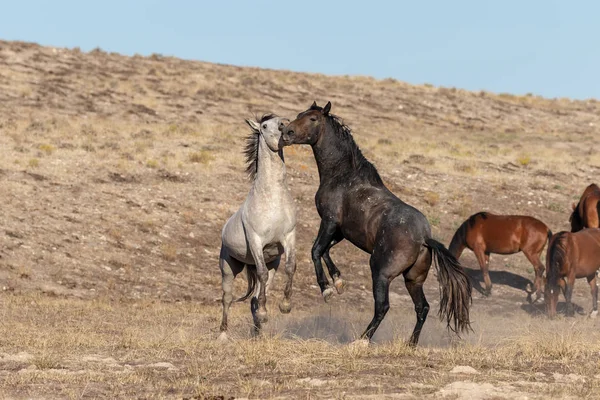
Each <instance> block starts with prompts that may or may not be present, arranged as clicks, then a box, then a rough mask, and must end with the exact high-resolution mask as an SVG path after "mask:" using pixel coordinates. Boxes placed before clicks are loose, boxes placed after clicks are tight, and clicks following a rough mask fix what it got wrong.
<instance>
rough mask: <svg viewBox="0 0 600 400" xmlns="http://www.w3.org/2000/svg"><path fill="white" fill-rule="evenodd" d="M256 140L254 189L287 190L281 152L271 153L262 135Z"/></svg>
mask: <svg viewBox="0 0 600 400" xmlns="http://www.w3.org/2000/svg"><path fill="white" fill-rule="evenodd" d="M258 140H259V142H258V161H257V170H256V179H255V180H254V188H255V189H266V190H269V191H274V190H277V189H284V188H286V190H287V184H286V180H285V163H284V162H283V153H282V151H281V150H280V151H271V149H269V146H267V143H266V142H265V139H264V138H263V137H262V135H261V136H260V137H259V139H258Z"/></svg>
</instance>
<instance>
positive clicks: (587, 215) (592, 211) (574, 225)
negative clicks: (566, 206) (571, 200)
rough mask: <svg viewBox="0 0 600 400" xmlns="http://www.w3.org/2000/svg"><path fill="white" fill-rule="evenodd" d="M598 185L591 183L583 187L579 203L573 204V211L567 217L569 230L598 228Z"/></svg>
mask: <svg viewBox="0 0 600 400" xmlns="http://www.w3.org/2000/svg"><path fill="white" fill-rule="evenodd" d="M599 216H600V187H598V185H596V184H595V183H592V184H591V185H589V186H588V187H586V188H585V190H584V191H583V194H582V195H581V199H579V203H577V204H573V213H572V214H571V217H570V218H569V222H570V223H571V232H577V231H580V230H582V229H584V228H600V218H599Z"/></svg>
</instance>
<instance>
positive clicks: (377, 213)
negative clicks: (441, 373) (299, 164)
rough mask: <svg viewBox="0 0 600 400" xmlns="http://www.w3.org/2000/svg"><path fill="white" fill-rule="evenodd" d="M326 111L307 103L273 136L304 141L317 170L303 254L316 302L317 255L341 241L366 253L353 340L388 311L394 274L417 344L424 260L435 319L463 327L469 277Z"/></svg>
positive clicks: (325, 287)
mask: <svg viewBox="0 0 600 400" xmlns="http://www.w3.org/2000/svg"><path fill="white" fill-rule="evenodd" d="M330 110H331V103H330V102H329V103H327V105H326V106H325V107H323V108H321V107H319V106H317V104H316V103H313V105H312V106H311V107H310V108H309V109H308V110H306V111H304V112H302V113H300V114H299V115H298V116H297V118H296V120H294V121H292V122H291V123H290V124H289V125H288V126H286V127H285V128H284V129H283V134H282V136H281V140H282V142H283V145H285V146H289V145H292V144H309V145H311V147H312V150H313V154H314V156H315V160H316V163H317V167H318V170H319V178H320V184H319V189H318V191H317V194H316V196H315V201H316V206H317V211H318V212H319V215H320V216H321V226H320V228H319V233H318V235H317V239H316V240H315V243H314V245H313V248H312V254H311V255H312V260H313V263H314V266H315V272H316V275H317V282H318V283H319V286H320V288H321V293H322V295H323V297H324V299H325V300H326V301H327V300H328V299H329V297H330V296H331V294H332V293H333V292H332V289H331V287H330V286H329V280H328V279H327V277H326V276H325V273H324V272H323V266H322V263H321V258H322V257H324V256H325V255H326V254H327V252H328V250H329V249H330V248H331V247H332V246H333V245H335V244H336V243H338V242H340V241H341V240H344V239H348V240H349V241H350V242H351V243H352V244H354V245H355V246H356V247H358V248H360V249H361V250H363V251H365V252H367V253H369V254H371V258H370V261H369V264H370V266H371V276H372V279H373V297H374V300H375V312H374V316H373V319H372V320H371V323H370V324H369V326H368V327H367V329H366V330H365V332H364V333H363V334H362V336H361V339H369V340H371V338H372V337H373V334H374V333H375V330H376V329H377V327H378V326H379V324H380V323H381V321H382V320H383V318H384V317H385V314H386V313H387V312H388V310H389V308H390V303H389V288H390V283H391V281H392V280H393V279H394V278H396V277H397V276H398V275H400V274H402V275H403V276H404V283H405V285H406V288H407V290H408V292H409V293H410V296H411V298H412V300H413V303H414V305H415V312H416V314H417V322H416V325H415V327H414V330H413V333H412V335H411V338H410V344H411V345H413V346H414V345H416V344H417V343H418V341H419V335H420V333H421V329H422V327H423V323H424V322H425V319H426V318H427V313H428V312H429V304H428V303H427V300H426V299H425V294H424V293H423V283H424V282H425V279H426V278H427V273H428V272H429V269H430V267H431V263H432V259H434V260H435V265H436V268H437V269H438V279H439V283H440V295H441V300H440V311H439V314H440V318H444V317H445V319H446V322H447V325H448V327H449V328H450V329H452V330H454V331H455V332H459V331H466V330H468V329H469V328H470V322H469V306H470V304H471V282H470V281H469V278H468V277H467V275H466V274H465V272H464V271H463V268H462V267H461V265H460V264H459V263H458V261H457V260H456V258H455V257H454V256H452V254H450V252H449V251H448V250H447V249H446V248H445V247H444V245H442V244H441V243H440V242H438V241H436V240H434V239H433V238H432V235H431V227H430V225H429V222H428V221H427V219H426V218H425V216H424V215H423V214H422V213H421V212H420V211H419V210H417V209H416V208H414V207H411V206H410V205H408V204H406V203H404V202H403V201H402V200H400V199H399V198H398V197H396V196H395V195H394V194H393V193H392V192H391V191H390V190H389V189H388V188H387V187H386V186H385V185H384V184H383V181H382V180H381V177H380V176H379V173H378V172H377V170H376V169H375V167H374V166H373V164H371V163H370V162H369V161H368V160H367V159H366V158H365V157H364V156H363V155H362V153H361V151H360V150H359V148H358V146H357V145H356V143H355V142H354V139H353V138H352V134H351V133H350V128H348V127H347V126H346V125H344V124H343V123H342V122H341V120H340V119H339V118H338V117H336V116H334V115H332V114H330ZM325 260H326V263H327V266H328V269H329V272H330V274H331V275H332V278H334V279H335V278H337V277H339V271H338V270H337V268H335V269H334V268H332V265H330V263H331V264H333V263H332V262H331V260H330V259H329V260H328V258H326V259H325ZM333 267H334V266H333ZM332 272H333V273H332ZM451 322H453V324H452V325H453V326H452V325H451Z"/></svg>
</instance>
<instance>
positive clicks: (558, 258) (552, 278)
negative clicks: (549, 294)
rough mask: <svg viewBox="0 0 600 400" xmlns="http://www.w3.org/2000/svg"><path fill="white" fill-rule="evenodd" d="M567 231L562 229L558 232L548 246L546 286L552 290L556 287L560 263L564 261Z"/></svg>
mask: <svg viewBox="0 0 600 400" xmlns="http://www.w3.org/2000/svg"><path fill="white" fill-rule="evenodd" d="M567 234H568V232H565V231H562V232H558V233H557V234H556V235H555V237H554V239H553V240H552V243H551V244H550V247H549V248H548V259H549V260H548V272H547V277H546V279H547V282H546V284H547V285H548V288H550V289H552V290H557V289H558V279H559V273H560V269H561V267H562V265H563V264H564V263H565V256H566V243H565V239H566V237H567Z"/></svg>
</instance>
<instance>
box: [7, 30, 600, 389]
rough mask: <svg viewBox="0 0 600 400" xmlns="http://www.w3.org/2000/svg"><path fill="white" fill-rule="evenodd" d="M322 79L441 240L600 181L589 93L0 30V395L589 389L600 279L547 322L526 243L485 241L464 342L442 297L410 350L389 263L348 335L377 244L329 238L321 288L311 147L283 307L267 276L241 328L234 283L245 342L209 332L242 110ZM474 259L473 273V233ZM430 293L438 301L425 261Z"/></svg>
mask: <svg viewBox="0 0 600 400" xmlns="http://www.w3.org/2000/svg"><path fill="white" fill-rule="evenodd" d="M313 100H316V101H317V102H318V103H319V104H321V103H323V102H326V101H327V100H331V101H332V104H333V109H332V112H333V113H335V114H337V115H340V116H342V117H343V118H344V120H345V121H346V122H347V123H348V124H349V125H350V126H351V127H352V128H353V134H354V138H355V140H356V141H357V143H358V144H359V145H360V147H361V149H362V150H363V152H364V154H365V155H366V156H367V158H369V159H370V160H371V161H372V162H373V163H374V164H375V165H376V166H377V168H378V170H379V172H380V174H381V176H382V178H383V179H384V181H385V182H386V184H387V185H388V186H389V187H390V189H391V190H392V191H394V192H395V193H396V194H397V195H398V196H399V197H400V198H402V199H403V200H404V201H406V202H408V203H409V204H412V205H414V206H415V207H417V208H419V209H420V210H422V211H423V213H424V214H425V215H426V216H427V217H428V219H429V221H430V223H431V225H432V227H433V232H434V235H435V237H436V238H437V239H439V240H441V241H442V242H444V243H446V244H448V243H449V241H450V238H451V237H452V234H453V233H454V231H455V230H456V229H457V228H458V226H459V225H460V224H461V223H462V221H464V219H466V218H467V217H468V216H469V215H471V214H473V213H475V212H478V211H482V210H486V211H490V212H495V213H505V214H525V215H532V216H535V217H537V218H540V219H541V220H543V221H544V222H545V223H546V224H548V225H549V226H550V228H551V229H552V230H553V231H554V232H558V231H560V230H565V229H568V227H569V224H568V216H569V211H570V207H571V203H573V202H576V201H577V199H578V197H579V195H580V193H581V191H582V190H583V189H584V187H585V186H586V185H588V184H589V183H590V182H594V181H595V182H597V181H598V175H599V171H600V153H599V151H598V150H599V145H598V143H599V141H598V137H599V136H598V134H599V133H600V129H599V126H600V103H599V102H598V101H596V100H593V99H591V100H587V101H572V100H569V99H544V98H540V97H537V96H534V95H528V96H520V97H519V96H513V95H509V94H493V93H487V92H480V93H472V92H466V91H463V90H460V89H455V88H437V87H432V86H430V85H421V86H412V85H409V84H406V83H403V82H399V81H396V80H393V79H387V80H374V79H372V78H368V77H328V76H324V75H318V74H300V73H293V72H288V71H271V70H263V69H255V68H240V67H233V66H226V65H216V64H209V63H203V62H194V61H185V60H180V59H176V58H172V57H164V56H161V55H153V56H151V57H140V56H136V57H125V56H121V55H118V54H109V53H105V52H103V51H102V50H100V49H98V50H95V51H92V52H90V53H83V52H80V51H78V50H77V49H74V50H67V49H54V48H49V47H40V46H38V45H35V44H29V43H20V42H2V41H0V201H1V209H2V211H1V212H0V287H1V288H2V292H1V293H0V313H1V314H0V315H1V317H0V321H1V323H0V398H47V399H54V398H189V399H192V398H193V399H203V398H210V399H219V398H223V399H228V398H245V397H246V398H344V399H353V398H356V399H358V398H360V399H369V398H373V399H375V398H377V399H379V398H389V399H405V398H406V399H411V398H448V399H457V398H464V399H498V398H511V399H512V398H522V399H525V398H528V399H536V398H540V399H541V398H544V399H547V398H600V375H599V374H600V364H599V361H598V360H599V358H598V355H599V354H600V341H599V340H598V339H600V337H599V336H600V335H599V334H598V327H599V326H598V322H597V320H594V319H589V318H587V313H588V312H589V311H590V309H591V297H590V294H589V287H588V286H587V284H586V282H585V280H582V281H578V282H577V283H576V287H575V295H574V302H575V304H576V306H577V311H578V313H577V315H576V316H575V317H574V318H566V317H564V315H561V316H559V318H558V319H556V320H553V321H549V320H547V318H546V316H545V315H544V314H543V307H542V306H541V305H530V304H529V303H528V302H527V300H526V293H525V288H526V286H527V285H528V284H529V283H530V282H531V279H532V278H533V268H532V266H531V265H530V264H529V263H528V262H527V260H526V259H525V257H524V256H523V255H522V254H517V255H510V256H504V255H492V257H491V261H490V265H491V271H492V272H491V278H492V282H493V283H494V289H493V294H492V296H491V297H489V298H486V297H483V296H482V295H481V294H480V293H479V292H478V291H475V292H474V301H473V307H472V320H473V330H474V331H473V332H472V333H470V334H468V335H464V336H463V337H462V338H461V339H458V338H456V337H454V336H451V335H449V334H448V333H447V332H446V330H445V328H444V326H443V325H442V324H441V323H440V322H439V321H438V320H437V318H436V315H435V312H431V313H430V317H429V319H428V320H427V322H426V324H425V327H424V331H423V334H422V338H421V342H420V344H421V346H420V348H419V349H416V350H412V349H409V348H407V347H406V346H405V344H404V341H405V340H406V339H407V338H408V336H409V334H410V331H411V329H412V326H413V324H414V321H415V316H414V311H413V305H412V302H411V301H410V298H409V296H408V294H407V292H406V290H405V288H404V285H403V283H402V279H401V278H398V279H397V280H396V281H394V282H393V284H392V292H393V293H392V295H391V302H392V305H391V307H392V308H391V310H390V312H389V313H388V315H387V317H386V319H385V321H384V323H383V324H382V326H381V327H380V329H379V331H378V332H377V334H376V336H375V344H373V345H371V346H370V347H368V348H357V347H353V346H351V345H350V344H349V343H350V342H352V341H353V340H354V339H356V338H357V337H358V336H359V335H360V333H361V332H362V331H363V330H364V328H365V327H366V325H367V324H368V322H369V320H370V318H371V316H372V315H371V313H372V306H373V300H372V295H371V280H370V273H369V269H368V256H367V255H366V254H364V253H362V252H361V251H360V250H357V249H355V248H353V247H352V246H351V245H350V244H348V243H341V244H339V245H338V246H336V247H335V248H334V249H333V250H332V258H333V259H334V260H335V261H336V263H337V264H338V266H339V267H340V270H341V271H342V274H343V276H344V278H345V279H346V280H347V281H348V283H349V287H348V290H347V291H346V292H345V293H344V294H343V295H340V296H335V297H334V299H333V301H332V302H331V303H330V304H324V303H323V300H322V299H321V296H320V293H319V290H318V288H317V285H316V280H315V277H314V270H313V266H312V262H311V261H310V247H311V244H312V241H313V240H314V237H315V235H316V232H317V229H318V224H319V218H318V215H317V213H316V210H315V207H314V200H313V199H314V193H315V191H316V188H317V186H318V175H317V173H316V167H315V164H314V160H313V158H312V153H311V151H310V149H309V148H304V147H293V148H286V151H285V155H286V163H287V172H288V179H289V185H290V188H291V190H292V193H293V195H294V197H295V199H296V201H297V207H298V220H299V224H298V227H297V232H298V270H297V274H296V279H295V286H294V290H295V291H294V296H293V303H294V304H293V306H294V309H293V311H292V313H291V314H289V315H280V314H279V311H278V308H277V303H278V301H279V300H280V299H281V297H282V289H283V287H282V286H283V285H282V283H283V279H284V278H283V276H282V274H281V275H278V276H277V277H276V280H275V285H274V288H273V290H272V292H271V294H270V296H269V299H268V304H267V307H268V310H269V314H270V322H269V323H268V326H267V327H266V331H265V333H264V335H263V337H262V338H260V339H252V338H251V337H250V325H249V324H250V322H251V318H250V313H249V305H248V304H247V303H243V304H236V305H234V306H233V307H232V315H231V318H230V325H231V328H230V329H231V336H232V338H233V339H232V340H231V341H230V342H228V343H226V344H223V343H220V342H217V341H215V338H216V337H217V336H218V326H219V323H220V294H221V292H220V280H221V279H220V273H219V270H218V265H217V260H218V253H219V246H220V231H221V228H222V226H223V224H224V222H225V221H226V219H227V218H228V217H229V216H230V215H231V214H232V213H233V212H235V211H236V210H237V208H238V207H239V205H240V204H241V203H242V202H243V200H244V198H245V196H246V194H247V192H248V189H249V182H248V180H247V178H246V176H245V174H244V160H243V155H242V149H243V144H244V137H245V136H246V135H247V134H249V131H248V129H247V127H246V125H245V124H244V122H243V120H244V118H249V117H252V116H253V115H257V114H262V113H265V112H275V113H277V114H280V115H283V116H286V117H289V118H293V117H294V116H295V115H296V114H297V113H298V112H300V111H303V110H304V109H306V108H307V107H308V106H309V105H310V103H312V101H313ZM461 262H462V263H463V265H464V266H465V267H466V269H467V271H468V272H469V273H470V275H471V276H472V277H473V280H474V285H475V288H476V289H477V288H480V285H479V282H480V281H481V276H480V273H479V268H478V266H477V263H476V260H475V258H474V256H473V254H472V253H470V252H468V251H466V252H465V254H464V255H463V257H462V258H461ZM244 288H245V280H244V278H243V277H239V278H238V279H237V280H236V293H239V294H242V292H243V290H244ZM426 295H427V298H428V301H429V303H430V304H431V305H432V310H433V311H435V310H436V308H437V306H438V305H439V293H438V284H437V280H436V278H435V274H434V273H431V274H430V276H429V278H428V280H427V283H426ZM563 307H564V303H562V299H561V303H560V304H559V308H560V310H562V308H563ZM457 367H463V368H458V369H455V368H457ZM466 367H470V368H471V369H469V368H466Z"/></svg>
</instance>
